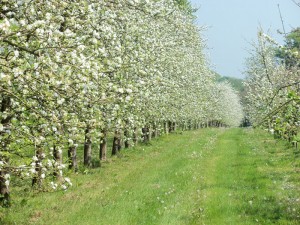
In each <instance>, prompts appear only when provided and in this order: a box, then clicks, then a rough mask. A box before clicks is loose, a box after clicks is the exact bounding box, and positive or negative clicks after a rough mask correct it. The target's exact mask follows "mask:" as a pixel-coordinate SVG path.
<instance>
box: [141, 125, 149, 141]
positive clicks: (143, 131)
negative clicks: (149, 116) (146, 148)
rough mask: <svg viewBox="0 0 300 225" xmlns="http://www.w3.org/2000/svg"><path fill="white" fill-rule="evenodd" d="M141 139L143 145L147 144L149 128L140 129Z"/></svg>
mask: <svg viewBox="0 0 300 225" xmlns="http://www.w3.org/2000/svg"><path fill="white" fill-rule="evenodd" d="M142 139H143V142H144V143H148V142H149V127H144V128H142Z"/></svg>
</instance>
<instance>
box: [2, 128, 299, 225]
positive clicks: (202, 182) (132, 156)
mask: <svg viewBox="0 0 300 225" xmlns="http://www.w3.org/2000/svg"><path fill="white" fill-rule="evenodd" d="M298 157H299V155H298V154H297V152H294V151H293V150H292V149H288V148H287V147H286V146H285V145H284V144H283V143H281V142H278V141H275V140H273V139H272V137H271V136H269V135H268V134H266V133H265V132H263V131H259V130H258V131H253V130H251V129H238V128H236V129H203V130H200V131H189V132H184V133H183V134H172V135H168V136H164V137H161V138H159V139H158V140H154V141H152V143H151V145H147V146H138V147H136V148H133V149H130V150H126V151H123V152H122V156H121V157H119V158H112V159H110V160H109V161H108V162H106V163H103V165H102V168H99V169H92V170H90V172H89V173H88V174H87V175H83V174H77V175H72V181H73V183H74V186H73V187H72V188H71V190H68V191H67V192H56V193H41V194H38V195H36V194H35V195H34V194H30V196H28V194H27V195H25V194H24V193H23V194H22V193H17V194H16V195H15V196H13V198H14V199H15V200H14V203H13V206H12V208H11V209H8V210H7V209H0V224H51V225H53V224H80V225H83V224H87V225H89V224H91V225H93V224H95V225H96V224H104V225H108V224H112V225H114V224H120V225H126V224H129V225H134V224H137V225H140V224H170V225H175V224H183V225H185V224H206V225H208V224H211V225H223V224H300V216H299V215H300V191H299V189H300V175H299V171H300V170H299V168H300V160H299V158H298Z"/></svg>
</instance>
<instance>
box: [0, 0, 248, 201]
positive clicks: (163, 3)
mask: <svg viewBox="0 0 300 225" xmlns="http://www.w3.org/2000/svg"><path fill="white" fill-rule="evenodd" d="M201 31H202V29H201V28H198V27H197V26H195V24H194V23H193V16H192V15H191V12H190V10H188V9H187V8H186V7H184V6H183V5H180V4H179V3H178V1H174V0H160V1H152V0H132V1H128V0H104V1H98V0H97V1H94V0H76V1H74V0H40V1H31V0H23V1H18V0H2V1H1V3H0V43H1V45H0V65H1V70H0V93H1V95H0V104H1V107H0V109H1V110H0V121H1V124H0V139H1V145H0V192H1V195H2V196H3V197H4V199H5V200H6V201H8V200H9V193H10V191H9V187H10V184H11V181H12V179H11V177H12V176H15V177H23V178H24V179H32V185H33V186H38V187H42V186H43V185H45V184H46V183H50V185H51V186H52V188H54V189H58V188H60V187H62V188H63V189H65V188H67V187H68V185H71V181H70V180H69V179H68V178H64V177H63V175H62V171H63V170H64V168H65V167H69V168H70V169H76V168H77V161H76V150H77V147H78V146H79V147H80V146H82V145H83V146H84V164H85V166H90V165H91V163H92V154H91V153H92V152H91V151H92V144H93V143H97V144H98V145H99V146H100V147H99V148H100V153H99V157H100V159H102V160H104V159H105V157H106V151H107V147H106V143H107V140H106V138H107V136H110V135H111V136H114V141H113V149H112V154H117V152H118V151H119V149H120V148H121V146H122V143H123V142H124V145H125V147H129V146H130V145H134V144H136V143H137V141H139V140H140V139H142V140H143V141H147V140H148V139H149V136H151V135H152V136H156V135H157V134H161V133H164V132H166V131H169V130H170V131H172V130H174V128H175V126H177V128H181V129H189V128H190V129H191V128H197V127H203V126H207V125H216V126H220V125H226V126H237V125H239V123H240V121H241V119H242V117H243V113H242V108H241V105H240V102H239V98H238V96H237V94H236V93H235V91H233V89H232V88H231V87H230V85H229V84H227V83H216V82H215V78H214V74H213V73H212V72H211V70H210V68H209V64H208V62H207V59H206V56H205V54H204V52H203V49H204V48H205V43H204V41H203V39H202V38H201V33H200V32H201ZM65 151H67V152H68V156H69V157H68V159H62V155H66V154H64V152H65ZM65 164H67V165H66V166H65ZM53 175H54V176H55V177H56V179H55V180H53Z"/></svg>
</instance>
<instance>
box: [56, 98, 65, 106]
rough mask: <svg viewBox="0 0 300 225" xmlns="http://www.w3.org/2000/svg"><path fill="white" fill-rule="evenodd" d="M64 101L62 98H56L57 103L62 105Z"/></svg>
mask: <svg viewBox="0 0 300 225" xmlns="http://www.w3.org/2000/svg"><path fill="white" fill-rule="evenodd" d="M64 102H65V99H64V98H61V99H58V100H57V104H59V105H62V104H63V103H64Z"/></svg>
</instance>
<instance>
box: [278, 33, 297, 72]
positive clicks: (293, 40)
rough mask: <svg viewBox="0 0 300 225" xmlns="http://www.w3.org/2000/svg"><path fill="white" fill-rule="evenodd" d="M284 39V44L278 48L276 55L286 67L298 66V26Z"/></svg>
mask: <svg viewBox="0 0 300 225" xmlns="http://www.w3.org/2000/svg"><path fill="white" fill-rule="evenodd" d="M285 39H286V40H285V42H286V44H285V45H284V46H280V47H279V48H278V50H277V52H276V56H277V57H278V58H279V59H280V60H281V61H282V63H285V64H286V66H287V67H294V66H298V67H300V64H299V62H300V28H299V27H298V28H295V29H293V30H292V31H291V32H290V33H289V34H288V35H287V36H286V37H285Z"/></svg>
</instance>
